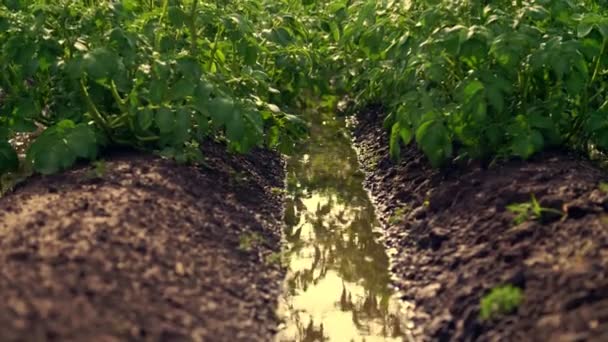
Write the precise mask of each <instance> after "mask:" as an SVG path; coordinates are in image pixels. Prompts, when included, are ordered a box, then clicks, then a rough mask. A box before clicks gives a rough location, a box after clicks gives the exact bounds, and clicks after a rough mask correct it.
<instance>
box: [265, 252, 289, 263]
mask: <svg viewBox="0 0 608 342" xmlns="http://www.w3.org/2000/svg"><path fill="white" fill-rule="evenodd" d="M287 257H288V255H287V251H280V252H274V253H271V254H269V255H268V256H266V259H265V261H266V264H268V265H275V264H276V265H279V266H281V267H286V266H288V262H287Z"/></svg>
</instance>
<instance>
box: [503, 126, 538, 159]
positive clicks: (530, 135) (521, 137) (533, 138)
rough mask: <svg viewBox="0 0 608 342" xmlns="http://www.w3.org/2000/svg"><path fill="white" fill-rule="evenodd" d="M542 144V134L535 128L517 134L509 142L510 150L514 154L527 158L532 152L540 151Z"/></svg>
mask: <svg viewBox="0 0 608 342" xmlns="http://www.w3.org/2000/svg"><path fill="white" fill-rule="evenodd" d="M543 146H544V139H543V135H542V134H541V133H540V132H539V131H537V130H535V129H531V130H528V131H527V132H522V133H520V134H518V135H517V136H516V137H515V138H514V140H513V143H512V144H511V150H512V152H513V154H514V155H516V156H518V157H521V158H524V159H528V158H530V157H531V156H532V155H533V154H534V153H536V152H538V151H540V150H541V149H542V148H543Z"/></svg>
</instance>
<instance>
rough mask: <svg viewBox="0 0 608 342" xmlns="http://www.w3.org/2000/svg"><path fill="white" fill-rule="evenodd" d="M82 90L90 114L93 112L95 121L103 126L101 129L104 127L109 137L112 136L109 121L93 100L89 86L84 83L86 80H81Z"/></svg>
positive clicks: (92, 115)
mask: <svg viewBox="0 0 608 342" xmlns="http://www.w3.org/2000/svg"><path fill="white" fill-rule="evenodd" d="M80 90H81V91H82V95H83V96H84V101H85V103H86V105H87V107H89V114H91V117H92V118H93V121H95V123H96V124H97V125H98V126H99V127H101V129H103V130H104V132H106V134H107V135H108V138H111V137H112V135H111V134H110V128H109V126H108V122H107V120H106V118H105V117H104V116H103V115H102V114H101V113H100V112H99V110H98V109H97V107H96V106H95V103H93V100H91V96H90V95H89V91H88V90H87V86H86V85H85V84H84V80H80Z"/></svg>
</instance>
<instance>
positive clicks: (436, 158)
mask: <svg viewBox="0 0 608 342" xmlns="http://www.w3.org/2000/svg"><path fill="white" fill-rule="evenodd" d="M416 142H417V143H418V144H419V145H420V147H421V148H422V151H423V152H424V154H425V155H426V156H427V158H429V161H430V162H431V165H433V166H434V167H438V166H440V165H442V164H443V163H444V162H445V161H446V160H447V159H448V158H450V157H451V156H452V153H453V147H452V140H451V138H450V135H449V131H448V130H447V128H446V127H445V125H444V124H443V123H442V122H440V121H437V120H431V121H427V122H425V123H423V124H422V125H420V127H418V129H417V130H416Z"/></svg>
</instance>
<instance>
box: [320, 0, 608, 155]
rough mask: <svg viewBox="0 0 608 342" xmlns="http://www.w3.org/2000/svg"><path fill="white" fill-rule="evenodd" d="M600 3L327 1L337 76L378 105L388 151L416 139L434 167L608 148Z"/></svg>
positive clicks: (604, 16) (607, 27)
mask: <svg viewBox="0 0 608 342" xmlns="http://www.w3.org/2000/svg"><path fill="white" fill-rule="evenodd" d="M606 5H607V3H606V1H604V0H586V1H576V2H574V1H568V0H518V1H511V0H488V1H468V0H466V1H465V0H456V1H454V0H425V1H388V0H385V1H374V0H355V1H332V2H331V4H330V5H328V7H327V11H328V12H329V13H330V14H328V15H327V17H328V20H331V22H330V25H329V27H330V29H331V30H330V31H331V32H332V36H333V40H334V42H335V45H336V46H337V49H336V50H337V51H338V52H337V53H338V55H339V57H337V59H338V60H342V61H344V63H343V64H342V66H343V67H344V68H345V72H343V73H341V75H344V78H343V80H341V82H337V84H343V85H344V90H345V91H346V93H351V94H353V95H354V96H355V99H356V101H357V102H358V103H359V104H360V105H365V104H368V103H381V104H383V105H384V106H385V107H386V110H387V113H388V116H387V118H386V121H385V123H386V127H387V128H388V129H389V131H390V147H391V148H390V151H391V155H392V156H393V157H395V158H397V157H398V156H399V154H400V148H401V146H402V145H403V144H409V143H411V142H412V141H415V142H416V143H417V145H418V146H419V148H420V149H422V151H424V153H425V154H426V156H427V157H428V158H429V160H430V162H431V163H432V164H433V165H436V166H439V165H442V164H444V163H445V162H448V161H450V160H452V159H454V158H475V159H478V158H490V157H492V158H493V157H495V156H499V157H500V156H502V157H511V156H516V157H522V158H528V157H530V156H531V155H533V154H534V153H536V152H539V151H541V150H543V149H545V148H547V147H551V146H567V147H570V148H575V149H586V148H589V147H590V146H592V147H593V148H598V149H601V150H603V151H606V150H608V91H607V89H608V49H607V48H608V12H607V11H608V6H606Z"/></svg>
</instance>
